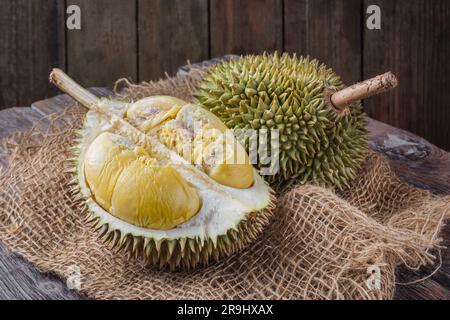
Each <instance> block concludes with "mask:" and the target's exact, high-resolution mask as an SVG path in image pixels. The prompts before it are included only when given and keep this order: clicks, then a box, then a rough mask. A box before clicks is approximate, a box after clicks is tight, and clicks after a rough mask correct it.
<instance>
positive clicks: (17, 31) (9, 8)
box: [0, 0, 65, 109]
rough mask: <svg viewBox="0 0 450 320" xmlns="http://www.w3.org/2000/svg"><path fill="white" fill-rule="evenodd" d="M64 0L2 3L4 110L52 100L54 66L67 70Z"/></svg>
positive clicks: (0, 86)
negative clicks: (64, 37)
mask: <svg viewBox="0 0 450 320" xmlns="http://www.w3.org/2000/svg"><path fill="white" fill-rule="evenodd" d="M62 3H63V1H59V0H33V1H29V0H16V1H10V0H0V30H1V32H0V75H1V76H0V109H2V107H6V106H8V105H9V106H11V105H26V104H29V103H30V102H31V101H35V100H37V99H42V98H43V97H51V96H52V95H55V94H56V92H57V90H56V89H55V88H52V87H51V86H49V85H48V81H47V74H48V70H50V69H51V68H52V67H57V66H59V67H64V58H65V57H64V43H63V41H64V39H63V36H64V29H63V28H61V27H60V23H61V21H60V19H59V17H60V16H61V15H60V14H58V13H59V12H61V10H62Z"/></svg>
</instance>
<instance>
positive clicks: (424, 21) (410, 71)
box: [363, 0, 450, 150]
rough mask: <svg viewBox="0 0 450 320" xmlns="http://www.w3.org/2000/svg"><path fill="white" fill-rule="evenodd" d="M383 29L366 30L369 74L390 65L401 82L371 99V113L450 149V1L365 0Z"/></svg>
mask: <svg viewBox="0 0 450 320" xmlns="http://www.w3.org/2000/svg"><path fill="white" fill-rule="evenodd" d="M364 3H365V6H366V7H367V6H368V5H372V4H374V5H378V6H380V9H381V13H382V20H381V22H382V25H381V30H367V29H365V31H364V70H363V71H364V77H365V78H368V77H371V76H374V75H376V74H377V73H379V72H380V70H388V69H391V70H392V71H393V72H394V73H395V74H396V75H397V76H398V78H399V81H400V83H401V85H400V86H399V88H398V89H397V90H395V91H394V92H392V93H391V94H389V95H380V96H379V97H375V98H373V99H371V100H370V101H367V103H366V107H367V112H368V114H369V115H370V116H372V117H374V118H376V119H378V120H380V121H383V122H385V123H389V124H391V125H393V126H395V127H399V128H403V129H406V130H409V131H412V132H414V133H415V134H417V135H420V136H423V137H424V138H426V139H428V140H431V141H433V142H434V143H435V144H436V145H438V146H439V147H441V148H444V149H446V150H450V126H449V121H450V108H449V107H450V95H449V94H448V83H449V82H450V63H448V58H449V57H450V41H449V40H450V1H448V0H433V1H423V0H396V1H392V0H365V1H364Z"/></svg>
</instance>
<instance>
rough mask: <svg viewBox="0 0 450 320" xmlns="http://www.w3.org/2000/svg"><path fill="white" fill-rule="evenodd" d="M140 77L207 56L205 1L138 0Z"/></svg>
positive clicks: (157, 76) (158, 75)
mask: <svg viewBox="0 0 450 320" xmlns="http://www.w3.org/2000/svg"><path fill="white" fill-rule="evenodd" d="M137 23H138V33H139V35H138V39H139V79H140V81H148V80H157V79H160V78H162V77H164V75H165V73H166V72H167V73H168V74H169V75H173V74H174V73H175V72H176V71H177V68H178V66H180V65H184V64H186V62H187V61H188V60H189V61H191V62H197V61H202V60H205V59H208V57H209V39H208V36H209V30H208V0H151V1H149V0H138V20H137Z"/></svg>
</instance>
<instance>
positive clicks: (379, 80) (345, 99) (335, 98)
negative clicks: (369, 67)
mask: <svg viewBox="0 0 450 320" xmlns="http://www.w3.org/2000/svg"><path fill="white" fill-rule="evenodd" d="M397 84H398V80H397V78H396V77H395V75H394V74H393V73H392V72H387V73H385V74H382V75H379V76H376V77H374V78H372V79H368V80H366V81H363V82H360V83H357V84H354V85H352V86H350V87H347V88H345V89H342V90H340V91H337V92H334V93H332V94H331V97H330V101H331V103H332V105H333V107H335V108H336V109H338V110H343V109H345V108H346V107H348V106H349V105H351V104H352V103H354V102H356V101H359V100H363V99H365V98H369V97H371V96H374V95H377V94H380V93H383V92H386V91H389V90H391V89H393V88H395V87H396V86H397Z"/></svg>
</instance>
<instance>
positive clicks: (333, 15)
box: [284, 0, 363, 84]
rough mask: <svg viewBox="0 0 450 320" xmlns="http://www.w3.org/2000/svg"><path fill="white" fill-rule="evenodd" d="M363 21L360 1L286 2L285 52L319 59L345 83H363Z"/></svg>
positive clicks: (291, 0) (288, 0)
mask: <svg viewBox="0 0 450 320" xmlns="http://www.w3.org/2000/svg"><path fill="white" fill-rule="evenodd" d="M362 18H363V17H362V16H361V1H360V0H334V1H329V0H285V1H284V21H285V22H284V28H285V31H284V33H285V35H284V50H285V51H287V52H297V53H300V54H308V55H310V56H311V57H314V58H317V59H318V60H320V61H321V62H323V63H325V64H326V65H327V66H329V67H331V68H333V70H334V71H335V72H336V73H337V74H338V75H340V76H341V77H342V80H343V81H344V83H347V84H352V83H356V82H358V81H360V80H362V79H361V66H362V59H361V42H362V37H361V34H362V29H361V25H362ZM319 39H320V40H319Z"/></svg>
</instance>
